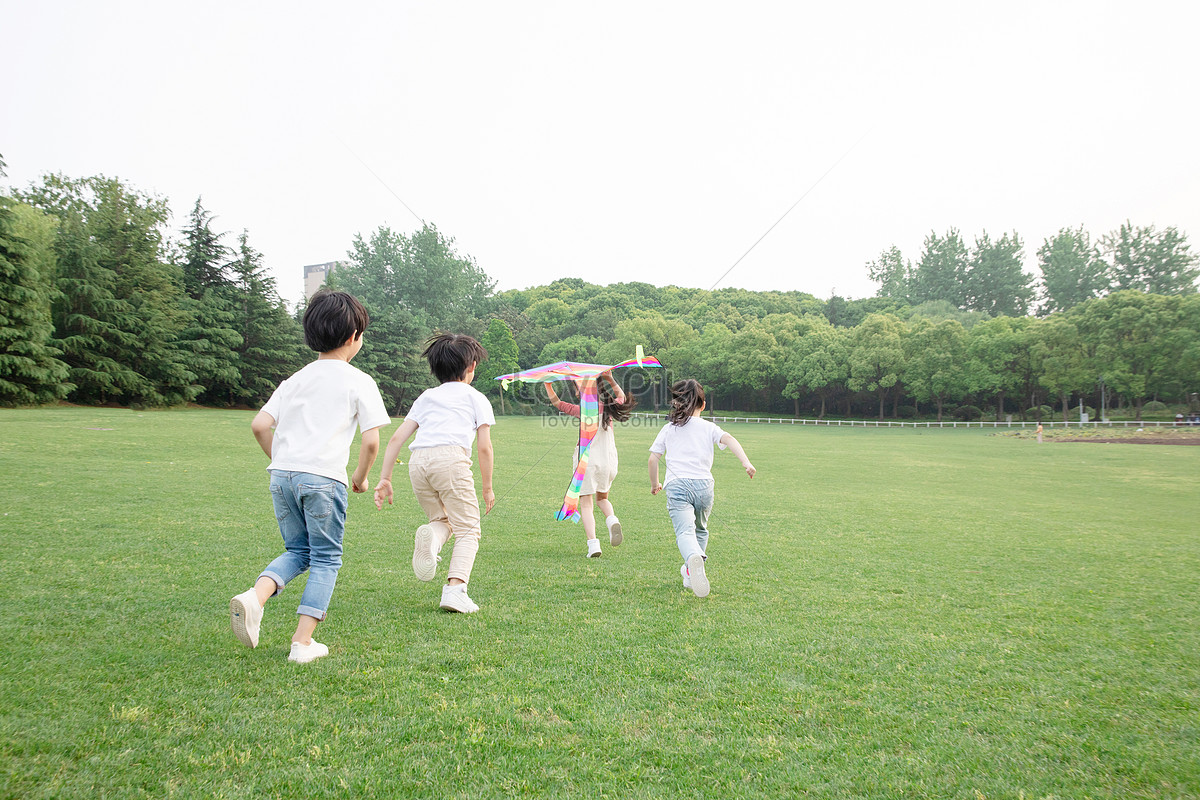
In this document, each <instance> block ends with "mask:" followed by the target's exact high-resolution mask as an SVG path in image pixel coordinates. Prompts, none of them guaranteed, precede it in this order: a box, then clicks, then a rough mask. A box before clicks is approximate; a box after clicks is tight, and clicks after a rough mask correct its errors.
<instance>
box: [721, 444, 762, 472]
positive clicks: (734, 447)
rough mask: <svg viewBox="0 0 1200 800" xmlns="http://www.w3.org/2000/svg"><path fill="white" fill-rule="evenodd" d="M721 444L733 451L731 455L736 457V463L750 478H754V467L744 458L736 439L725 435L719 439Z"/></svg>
mask: <svg viewBox="0 0 1200 800" xmlns="http://www.w3.org/2000/svg"><path fill="white" fill-rule="evenodd" d="M721 444H723V445H725V446H726V447H728V448H729V449H730V450H732V451H733V454H734V455H735V456H737V457H738V461H741V462H742V466H743V467H745V468H746V474H747V475H749V476H750V477H751V478H753V477H754V473H755V469H754V465H753V464H751V463H750V459H749V458H747V457H746V451H745V450H743V449H742V445H741V443H740V442H738V440H737V439H735V438H733V436H732V435H730V434H728V433H727V434H725V435H724V436H722V437H721Z"/></svg>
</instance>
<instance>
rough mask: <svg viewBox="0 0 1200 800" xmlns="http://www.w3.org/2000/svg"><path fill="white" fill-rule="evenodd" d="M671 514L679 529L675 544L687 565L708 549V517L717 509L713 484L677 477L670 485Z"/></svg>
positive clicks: (668, 494)
mask: <svg viewBox="0 0 1200 800" xmlns="http://www.w3.org/2000/svg"><path fill="white" fill-rule="evenodd" d="M666 492H667V513H668V514H670V515H671V524H672V525H674V526H675V544H677V545H679V554H680V555H681V556H683V560H684V561H685V562H686V561H687V560H688V558H689V557H690V556H692V555H695V554H697V553H698V554H700V555H704V553H705V551H706V550H707V549H708V515H709V514H711V513H712V507H713V482H712V481H711V480H698V479H695V478H676V479H675V480H673V481H671V482H670V483H668V484H667V485H666Z"/></svg>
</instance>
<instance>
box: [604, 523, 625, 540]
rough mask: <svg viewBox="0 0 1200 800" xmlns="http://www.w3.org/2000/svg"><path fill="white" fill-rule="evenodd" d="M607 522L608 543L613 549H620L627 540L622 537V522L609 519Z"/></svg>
mask: <svg viewBox="0 0 1200 800" xmlns="http://www.w3.org/2000/svg"><path fill="white" fill-rule="evenodd" d="M605 522H607V523H608V543H609V544H611V545H612V546H613V547H619V546H620V544H621V542H622V541H624V540H625V537H624V536H623V535H621V520H619V519H617V518H616V517H609V518H608V519H607V520H605Z"/></svg>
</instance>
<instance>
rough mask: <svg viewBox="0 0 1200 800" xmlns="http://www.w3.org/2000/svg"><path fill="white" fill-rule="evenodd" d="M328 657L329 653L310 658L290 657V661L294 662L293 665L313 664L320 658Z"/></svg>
mask: <svg viewBox="0 0 1200 800" xmlns="http://www.w3.org/2000/svg"><path fill="white" fill-rule="evenodd" d="M327 655H329V651H326V652H324V653H321V655H319V656H311V657H310V658H292V657H291V655H289V656H288V661H290V662H292V663H293V664H311V663H312V662H314V661H316V660H317V659H318V658H324V657H325V656H327Z"/></svg>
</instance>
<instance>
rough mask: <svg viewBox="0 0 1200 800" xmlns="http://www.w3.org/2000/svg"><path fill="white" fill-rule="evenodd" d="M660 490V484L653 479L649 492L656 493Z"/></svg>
mask: <svg viewBox="0 0 1200 800" xmlns="http://www.w3.org/2000/svg"><path fill="white" fill-rule="evenodd" d="M661 491H662V484H661V483H659V482H658V481H655V482H654V485H653V486H651V487H650V494H658V493H659V492H661Z"/></svg>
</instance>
